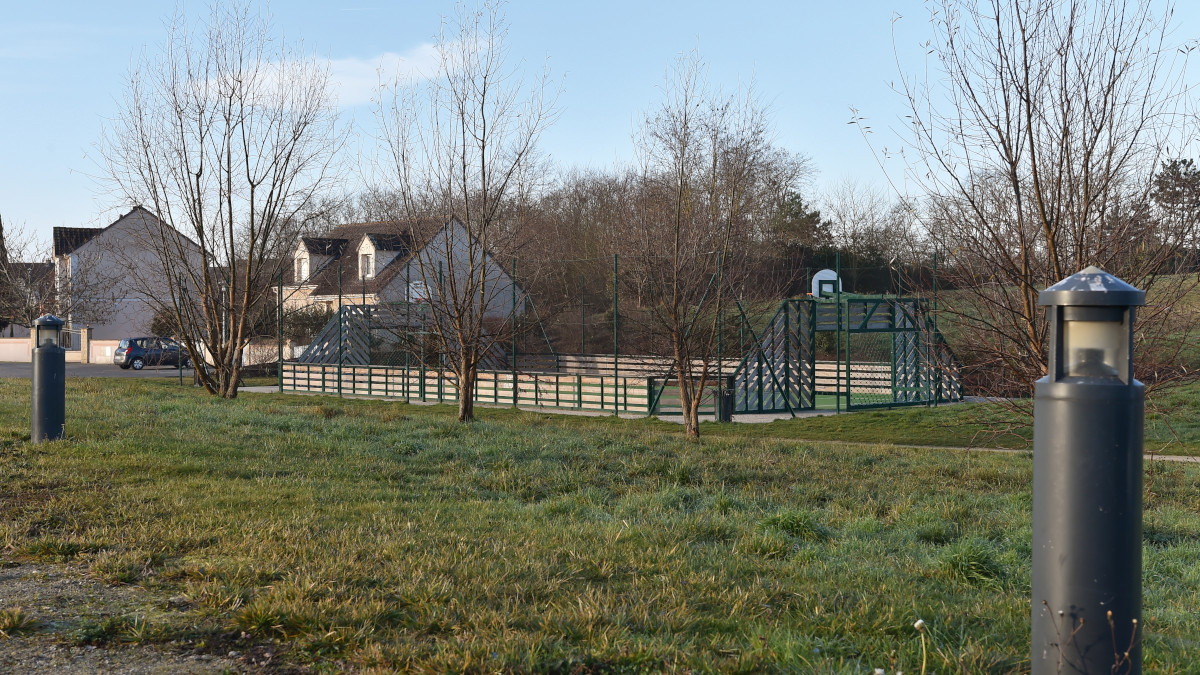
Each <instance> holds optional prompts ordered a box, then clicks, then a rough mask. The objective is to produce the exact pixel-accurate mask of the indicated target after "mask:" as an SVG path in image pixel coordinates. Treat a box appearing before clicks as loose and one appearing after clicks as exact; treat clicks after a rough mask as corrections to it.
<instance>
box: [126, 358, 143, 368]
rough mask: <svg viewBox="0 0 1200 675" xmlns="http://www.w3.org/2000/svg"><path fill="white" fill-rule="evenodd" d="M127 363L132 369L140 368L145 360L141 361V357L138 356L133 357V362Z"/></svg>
mask: <svg viewBox="0 0 1200 675" xmlns="http://www.w3.org/2000/svg"><path fill="white" fill-rule="evenodd" d="M129 365H131V366H133V369H134V370H141V369H142V368H143V367H145V365H146V362H145V361H143V360H142V357H140V356H139V357H137V358H136V359H134V360H133V362H132V363H130V364H129Z"/></svg>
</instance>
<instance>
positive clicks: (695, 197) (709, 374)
mask: <svg viewBox="0 0 1200 675" xmlns="http://www.w3.org/2000/svg"><path fill="white" fill-rule="evenodd" d="M636 143H637V145H638V149H639V153H640V157H639V166H638V168H637V172H636V175H635V176H634V179H633V181H632V182H633V192H632V194H631V196H630V198H629V199H628V204H629V207H628V213H627V216H626V220H627V222H626V223H625V225H624V226H623V227H622V229H621V230H620V231H619V233H618V234H619V236H617V237H614V240H615V243H616V245H617V249H618V250H619V251H620V252H621V261H622V262H621V270H622V276H621V287H622V288H623V292H624V293H626V294H627V295H630V296H631V297H633V298H636V299H637V304H638V309H639V310H640V311H638V312H636V313H631V314H630V316H629V317H628V319H629V320H630V321H640V322H642V323H643V324H645V325H646V327H647V328H649V329H652V330H656V332H657V333H658V334H659V335H662V336H663V339H665V340H666V341H667V343H668V345H667V348H668V349H669V353H670V354H671V356H672V357H673V359H674V379H675V380H676V383H677V386H678V389H679V397H680V402H681V405H682V408H683V417H684V428H685V432H686V433H687V435H688V436H690V437H693V438H697V437H699V435H700V427H699V409H700V404H701V400H702V398H703V394H704V391H705V388H706V387H707V386H709V384H711V382H712V380H713V377H714V375H715V374H716V371H717V358H716V357H717V347H718V342H719V339H720V337H719V336H721V335H722V331H723V330H724V326H723V325H722V324H723V322H722V320H721V317H722V316H724V315H725V312H726V311H728V312H729V313H730V316H732V315H733V312H736V311H737V309H736V307H735V303H736V299H737V298H740V297H745V296H746V295H747V293H748V292H749V289H746V288H745V287H744V283H743V282H744V281H745V280H746V278H747V274H748V271H749V264H748V263H749V260H750V259H751V258H750V254H751V250H752V249H753V244H754V242H755V240H756V235H757V234H758V233H761V232H763V231H765V230H767V229H768V228H769V224H770V221H771V213H770V209H769V208H768V206H769V205H773V204H776V203H777V202H779V201H780V200H781V195H786V194H787V193H788V192H789V191H790V190H791V189H794V188H795V185H796V183H797V181H798V180H799V179H800V178H801V176H800V175H799V173H798V172H794V171H793V172H792V173H791V174H789V173H788V172H787V171H786V168H785V170H784V171H782V172H780V171H777V169H779V168H780V166H779V165H778V163H776V162H773V161H772V160H773V159H776V158H777V157H778V156H779V155H778V154H777V153H776V152H775V149H774V148H773V147H772V145H771V126H770V122H769V119H768V116H767V114H766V111H765V109H764V107H763V106H762V105H761V104H760V103H759V101H758V100H757V98H756V97H755V95H754V92H753V89H752V88H748V89H745V90H743V91H740V92H738V93H736V94H733V95H723V94H720V93H716V92H714V91H712V90H711V89H710V88H709V87H708V85H707V83H706V81H705V67H704V65H703V63H702V62H701V60H700V59H699V57H698V55H696V54H695V53H691V54H686V55H684V56H682V57H681V58H680V59H679V61H678V62H677V63H676V64H675V65H674V66H673V67H672V69H671V70H670V71H669V73H668V76H667V81H666V84H665V88H664V100H663V102H662V103H661V105H660V106H659V107H658V108H656V109H655V110H653V111H652V112H651V113H650V114H648V115H647V116H646V118H645V120H644V122H643V124H642V126H641V129H640V132H639V134H638V136H637V138H636ZM781 186H782V187H781ZM760 290H761V289H760ZM623 318H624V317H623Z"/></svg>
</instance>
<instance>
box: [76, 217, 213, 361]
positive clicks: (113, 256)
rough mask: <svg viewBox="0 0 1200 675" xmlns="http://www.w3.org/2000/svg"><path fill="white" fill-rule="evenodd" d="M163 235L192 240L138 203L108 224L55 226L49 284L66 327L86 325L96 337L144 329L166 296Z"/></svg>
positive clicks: (188, 245)
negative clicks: (52, 280)
mask: <svg viewBox="0 0 1200 675" xmlns="http://www.w3.org/2000/svg"><path fill="white" fill-rule="evenodd" d="M164 236H167V237H179V238H180V242H181V243H182V245H183V248H184V249H185V250H186V249H193V250H198V249H197V248H196V246H195V244H194V243H192V242H191V241H190V240H188V239H187V238H186V237H183V236H182V235H180V234H178V233H177V232H175V230H174V229H172V228H171V227H170V226H168V225H164V224H163V223H162V222H161V221H160V220H159V219H158V218H156V217H155V216H154V214H152V213H150V212H149V211H147V210H146V209H144V208H142V207H140V206H138V207H135V208H134V209H133V210H131V211H130V212H129V213H126V214H125V215H123V216H121V217H120V218H118V219H117V220H116V221H114V222H113V223H112V224H111V225H109V226H108V227H56V228H54V287H55V297H56V301H57V304H58V311H59V313H61V314H62V315H63V318H64V319H66V321H67V327H68V328H69V329H78V328H81V327H83V326H85V325H89V326H91V329H92V330H91V335H92V337H93V338H94V339H98V340H115V339H121V338H124V337H129V336H131V335H138V334H141V335H145V334H149V333H148V331H149V329H150V323H151V321H152V320H153V318H154V314H155V311H156V309H157V307H160V306H162V305H163V304H166V303H168V302H169V300H168V298H169V294H168V290H167V284H166V277H165V276H164V274H165V272H164V270H165V269H167V267H166V266H165V265H164V264H163V261H162V259H161V257H160V251H161V250H162V248H163V247H162V246H161V242H162V238H163V237H164Z"/></svg>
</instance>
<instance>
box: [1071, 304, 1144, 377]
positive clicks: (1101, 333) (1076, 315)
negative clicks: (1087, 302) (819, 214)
mask: <svg viewBox="0 0 1200 675" xmlns="http://www.w3.org/2000/svg"><path fill="white" fill-rule="evenodd" d="M1064 309H1065V310H1067V311H1066V312H1065V315H1064V317H1063V336H1062V338H1063V356H1064V357H1065V359H1064V360H1065V361H1066V364H1067V367H1066V375H1067V377H1101V378H1115V379H1121V380H1124V381H1128V373H1126V372H1125V371H1126V369H1127V366H1128V364H1129V329H1128V327H1127V326H1126V324H1125V312H1124V311H1123V309H1121V308H1114V307H1067V308H1064Z"/></svg>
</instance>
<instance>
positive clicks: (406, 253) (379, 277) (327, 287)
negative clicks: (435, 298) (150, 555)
mask: <svg viewBox="0 0 1200 675" xmlns="http://www.w3.org/2000/svg"><path fill="white" fill-rule="evenodd" d="M440 224H441V223H440V221H432V220H430V221H417V222H414V221H401V220H388V221H378V222H371V223H347V224H345V225H339V226H337V227H335V228H333V229H332V230H330V231H329V232H328V234H327V235H326V236H325V237H305V238H304V246H305V250H307V251H308V252H309V253H315V254H318V255H329V256H332V257H333V259H332V260H330V261H329V262H328V263H326V264H325V266H324V267H322V268H321V269H319V270H312V276H310V277H309V281H308V283H307V284H306V285H313V286H316V288H315V289H313V292H312V294H313V295H325V296H329V295H337V292H338V267H339V266H340V267H341V269H342V284H341V286H342V293H343V294H345V295H355V294H360V293H369V294H372V295H374V294H376V293H378V292H379V291H380V290H382V289H383V288H385V287H386V286H387V285H388V284H390V283H391V282H392V281H393V280H394V279H395V278H396V275H397V274H399V273H400V272H401V271H402V270H403V269H404V263H405V262H407V261H408V259H409V258H411V257H412V254H413V250H414V249H413V245H412V241H413V236H412V230H413V229H414V226H415V227H418V228H420V227H423V226H428V225H440ZM364 238H365V239H368V240H370V242H371V245H372V246H374V247H375V249H376V250H377V251H394V252H395V253H396V256H395V257H394V258H393V259H392V260H391V261H390V262H389V263H388V264H387V265H385V266H384V268H383V269H381V270H379V271H378V272H377V273H376V274H375V276H374V277H372V278H370V279H366V280H365V281H364V280H363V279H360V278H359V270H358V267H359V262H360V261H359V259H358V256H357V255H354V254H351V255H345V254H346V252H347V251H354V252H357V251H358V247H359V246H360V245H361V244H362V240H363V239H364ZM320 242H330V244H328V245H324V244H321V243H320ZM338 242H340V243H338ZM314 248H316V249H317V250H314Z"/></svg>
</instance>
